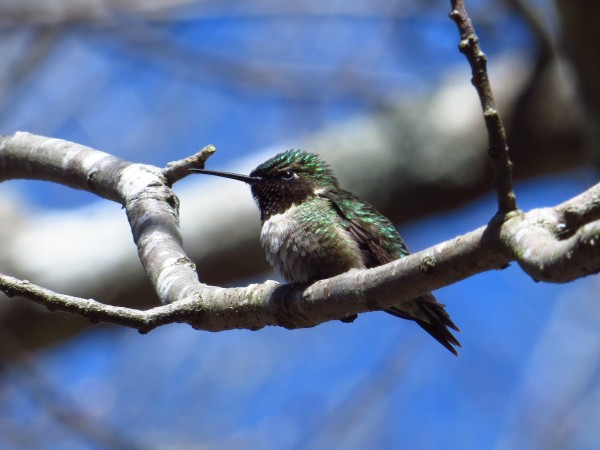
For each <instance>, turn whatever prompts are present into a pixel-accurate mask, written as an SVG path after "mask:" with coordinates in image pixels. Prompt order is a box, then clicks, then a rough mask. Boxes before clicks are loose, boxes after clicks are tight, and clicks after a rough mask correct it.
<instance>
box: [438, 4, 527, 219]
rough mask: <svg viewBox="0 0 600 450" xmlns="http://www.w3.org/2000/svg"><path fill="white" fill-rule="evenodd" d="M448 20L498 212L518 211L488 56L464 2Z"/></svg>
mask: <svg viewBox="0 0 600 450" xmlns="http://www.w3.org/2000/svg"><path fill="white" fill-rule="evenodd" d="M450 3H451V4H452V11H451V12H450V14H449V15H450V18H451V19H452V20H453V21H454V22H455V23H456V26H457V27H458V31H459V33H460V44H459V46H458V48H459V50H460V52H461V53H462V54H464V55H465V56H466V57H467V60H468V61H469V64H470V66H471V71H472V74H473V78H472V79H471V82H472V83H473V86H475V89H476V90H477V94H478V95H479V100H480V102H481V107H482V109H483V118H484V120H485V126H486V128H487V132H488V141H489V146H488V154H489V155H490V157H491V158H492V162H493V164H494V188H495V189H496V196H497V199H498V211H499V212H500V213H501V214H506V213H509V212H511V211H515V210H516V209H517V201H516V198H515V194H514V192H513V187H512V162H511V161H510V156H509V153H508V143H507V141H506V132H505V131H504V125H503V124H502V119H501V118H500V114H499V113H498V109H497V108H496V102H495V100H494V95H493V93H492V87H491V85H490V80H489V77H488V73H487V57H486V56H485V54H484V53H483V52H482V51H481V48H480V47H479V38H478V37H477V35H476V34H475V29H474V27H473V24H472V23H471V19H470V18H469V15H468V14H467V10H466V8H465V4H464V1H463V0H451V1H450Z"/></svg>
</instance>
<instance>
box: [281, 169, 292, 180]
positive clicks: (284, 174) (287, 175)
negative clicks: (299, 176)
mask: <svg viewBox="0 0 600 450" xmlns="http://www.w3.org/2000/svg"><path fill="white" fill-rule="evenodd" d="M281 178H283V179H284V180H291V179H292V178H294V172H292V171H291V170H286V171H285V172H282V173H281Z"/></svg>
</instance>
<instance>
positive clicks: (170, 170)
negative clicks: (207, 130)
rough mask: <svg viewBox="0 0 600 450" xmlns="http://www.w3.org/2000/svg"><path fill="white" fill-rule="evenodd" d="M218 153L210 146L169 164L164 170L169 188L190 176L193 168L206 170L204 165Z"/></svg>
mask: <svg viewBox="0 0 600 450" xmlns="http://www.w3.org/2000/svg"><path fill="white" fill-rule="evenodd" d="M216 151H217V149H215V147H214V146H212V145H210V144H209V145H207V146H206V147H204V148H203V149H202V150H200V151H199V152H197V153H195V154H193V155H192V156H188V157H187V158H184V159H179V160H177V161H172V162H170V163H168V164H167V167H165V168H164V169H163V175H164V176H165V178H166V179H167V183H168V184H169V186H172V185H173V184H174V183H175V182H177V181H179V180H181V179H182V178H185V177H186V176H188V175H190V173H191V172H190V169H191V168H195V169H204V163H206V160H207V159H208V158H209V157H210V156H211V155H212V154H213V153H214V152H216Z"/></svg>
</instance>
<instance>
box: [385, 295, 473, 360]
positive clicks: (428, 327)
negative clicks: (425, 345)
mask: <svg viewBox="0 0 600 450" xmlns="http://www.w3.org/2000/svg"><path fill="white" fill-rule="evenodd" d="M403 306H404V305H403ZM406 306H407V308H406V309H404V308H403V309H400V308H398V307H395V306H394V307H392V308H390V309H386V310H385V311H386V312H387V313H389V314H392V315H393V316H396V317H400V318H402V319H407V320H413V321H415V322H417V324H418V325H419V326H420V327H421V328H423V329H424V330H425V331H427V332H428V333H429V334H430V335H431V336H432V337H433V338H434V339H435V340H437V341H438V342H439V343H440V344H442V345H443V346H444V347H446V348H447V349H448V350H450V351H451V352H452V353H453V354H455V355H456V356H458V352H457V351H456V349H455V348H454V347H462V346H461V345H460V342H458V340H457V339H456V338H455V337H454V335H453V334H452V333H451V332H450V330H449V328H452V329H453V330H455V331H458V332H460V330H459V329H458V327H457V326H456V325H455V324H454V322H452V319H451V318H450V315H449V314H448V313H447V312H446V310H445V309H444V307H445V306H446V305H444V304H442V303H439V302H438V301H437V300H436V299H435V297H434V296H433V294H427V295H423V296H421V297H418V298H416V299H414V300H413V301H410V302H406Z"/></svg>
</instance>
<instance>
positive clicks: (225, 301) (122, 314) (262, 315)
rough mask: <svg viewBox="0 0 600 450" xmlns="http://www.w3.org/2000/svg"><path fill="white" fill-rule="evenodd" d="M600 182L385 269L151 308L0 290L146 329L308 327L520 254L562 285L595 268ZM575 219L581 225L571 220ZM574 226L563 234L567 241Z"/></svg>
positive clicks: (190, 285)
mask: <svg viewBox="0 0 600 450" xmlns="http://www.w3.org/2000/svg"><path fill="white" fill-rule="evenodd" d="M598 198H600V184H598V185H596V186H594V187H592V188H591V189H589V190H588V191H586V192H584V193H583V194H581V195H579V196H577V197H575V198H573V199H571V200H569V201H567V202H565V203H563V204H561V205H558V206H557V207H555V208H543V209H537V210H532V211H530V212H528V213H526V214H524V213H521V212H515V213H512V214H510V215H509V216H508V217H504V216H503V217H502V218H503V220H493V221H492V222H491V223H490V224H489V225H488V226H485V227H481V228H478V229H477V230H474V231H472V232H470V233H467V234H465V235H462V236H459V237H456V238H454V239H451V240H449V241H446V242H443V243H441V244H438V245H435V246H433V247H431V248H429V249H427V250H424V251H421V252H418V253H415V254H412V255H409V256H407V257H405V258H401V259H399V260H396V261H393V262H391V263H389V264H386V265H384V266H379V267H375V268H373V269H369V270H353V271H350V272H347V273H344V274H341V275H338V276H336V277H333V278H330V279H327V280H321V281H318V282H316V283H314V284H313V285H310V286H298V285H279V284H278V283H275V282H273V281H267V282H265V283H263V284H253V285H250V286H247V287H245V288H230V289H224V288H218V287H213V286H208V285H205V284H201V283H199V282H197V281H192V282H187V283H184V282H180V283H179V284H178V288H177V291H178V294H177V296H178V297H180V298H181V299H182V300H180V301H178V302H175V303H171V304H169V305H165V306H159V307H156V308H152V309H150V310H147V311H140V310H137V309H132V308H124V307H119V306H111V305H106V304H103V303H100V302H97V301H94V300H89V299H82V298H77V297H72V296H68V295H62V294H57V293H55V292H52V291H50V290H48V289H44V288H41V287H39V286H36V285H34V284H32V283H30V282H28V281H24V280H18V279H16V278H13V277H10V276H6V275H0V290H1V291H3V292H5V293H6V294H7V295H8V296H21V297H24V298H26V299H28V300H30V301H33V302H36V303H39V304H42V305H44V306H46V307H47V308H48V309H50V310H52V311H64V312H70V313H74V314H78V315H81V316H84V317H87V318H89V319H90V320H91V321H92V322H94V323H97V322H107V323H113V324H117V325H123V326H128V327H132V328H136V329H138V330H139V331H140V332H148V331H150V330H152V329H154V328H156V327H158V326H161V325H165V324H168V323H173V322H178V323H188V324H190V325H192V326H193V327H194V328H196V329H202V330H209V331H222V330H228V329H234V328H246V329H251V330H257V329H260V328H262V327H264V326H267V325H275V326H282V327H285V328H290V329H291V328H304V327H312V326H315V325H318V324H320V323H323V322H326V321H329V320H336V319H339V318H341V317H346V316H347V315H349V314H357V313H363V312H367V311H375V310H382V309H386V308H388V307H390V306H391V305H393V304H397V303H398V302H401V301H405V300H410V299H413V298H415V297H417V296H418V295H421V294H423V293H425V292H428V291H431V290H435V289H438V288H440V287H443V286H447V285H450V284H452V283H455V282H457V281H460V280H463V279H465V278H467V277H469V276H472V275H474V274H477V273H480V272H484V271H487V270H492V269H498V268H502V267H505V266H506V265H507V264H508V263H509V262H510V261H517V262H518V263H519V264H520V265H521V267H522V268H523V270H525V271H526V272H527V273H528V274H530V275H531V276H532V277H533V278H534V279H536V280H542V281H547V282H567V281H571V280H574V279H576V278H580V277H583V276H586V275H589V274H592V273H597V272H598V271H600V252H599V251H598V245H599V243H600V220H598V216H599V215H600V202H599V201H598V200H597V199H598ZM574 216H577V217H578V221H579V222H580V223H579V226H578V227H577V228H574V225H573V224H571V225H567V222H568V221H569V217H574ZM569 227H571V228H570V231H569V237H567V238H563V236H564V230H565V229H567V228H569Z"/></svg>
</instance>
